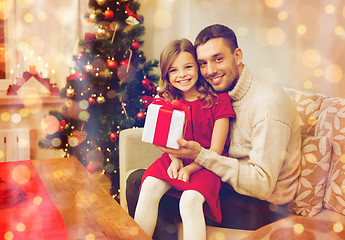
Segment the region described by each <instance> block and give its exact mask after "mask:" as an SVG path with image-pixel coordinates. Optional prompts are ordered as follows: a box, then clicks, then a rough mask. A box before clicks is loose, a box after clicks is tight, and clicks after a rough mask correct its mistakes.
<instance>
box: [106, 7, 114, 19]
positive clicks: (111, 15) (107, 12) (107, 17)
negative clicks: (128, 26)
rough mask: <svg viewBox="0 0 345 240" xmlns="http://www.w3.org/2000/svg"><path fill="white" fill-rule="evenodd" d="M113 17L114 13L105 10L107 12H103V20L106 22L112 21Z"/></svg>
mask: <svg viewBox="0 0 345 240" xmlns="http://www.w3.org/2000/svg"><path fill="white" fill-rule="evenodd" d="M113 17H114V12H113V11H112V10H110V9H109V8H107V10H105V11H104V18H105V19H107V20H110V19H113Z"/></svg>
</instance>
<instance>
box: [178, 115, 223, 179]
mask: <svg viewBox="0 0 345 240" xmlns="http://www.w3.org/2000/svg"><path fill="white" fill-rule="evenodd" d="M228 135H229V118H220V119H217V120H216V121H215V122H214V127H213V132H212V138H211V146H210V150H212V151H214V152H216V153H218V154H219V155H222V153H223V151H224V146H225V142H226V139H227V137H228ZM202 168H203V167H202V166H200V165H199V164H197V163H194V162H192V163H191V164H189V165H187V166H185V167H184V168H182V169H181V170H180V171H179V176H178V179H180V180H182V181H185V182H188V180H189V177H190V175H192V174H193V173H195V172H197V171H199V170H201V169H202Z"/></svg>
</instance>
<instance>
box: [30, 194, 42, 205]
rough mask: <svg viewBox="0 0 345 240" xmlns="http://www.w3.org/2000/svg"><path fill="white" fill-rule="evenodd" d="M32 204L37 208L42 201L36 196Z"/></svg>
mask: <svg viewBox="0 0 345 240" xmlns="http://www.w3.org/2000/svg"><path fill="white" fill-rule="evenodd" d="M32 202H33V203H34V204H35V205H36V206H39V205H41V204H42V202H43V200H42V198H41V197H40V196H36V197H34V199H33V200H32Z"/></svg>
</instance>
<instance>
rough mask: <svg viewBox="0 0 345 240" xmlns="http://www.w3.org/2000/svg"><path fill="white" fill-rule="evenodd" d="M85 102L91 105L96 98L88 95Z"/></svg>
mask: <svg viewBox="0 0 345 240" xmlns="http://www.w3.org/2000/svg"><path fill="white" fill-rule="evenodd" d="M87 102H88V103H89V104H90V105H92V104H95V103H96V100H95V99H94V98H93V97H89V99H88V100H87Z"/></svg>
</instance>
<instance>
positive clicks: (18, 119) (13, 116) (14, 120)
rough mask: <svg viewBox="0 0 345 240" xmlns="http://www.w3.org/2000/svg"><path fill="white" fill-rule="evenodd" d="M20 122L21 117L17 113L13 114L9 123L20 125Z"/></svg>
mask: <svg viewBox="0 0 345 240" xmlns="http://www.w3.org/2000/svg"><path fill="white" fill-rule="evenodd" d="M21 120H22V117H21V116H20V115H19V114H18V113H15V114H13V115H12V117H11V121H12V122H13V123H20V122H21Z"/></svg>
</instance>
